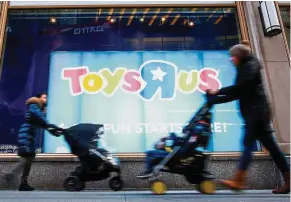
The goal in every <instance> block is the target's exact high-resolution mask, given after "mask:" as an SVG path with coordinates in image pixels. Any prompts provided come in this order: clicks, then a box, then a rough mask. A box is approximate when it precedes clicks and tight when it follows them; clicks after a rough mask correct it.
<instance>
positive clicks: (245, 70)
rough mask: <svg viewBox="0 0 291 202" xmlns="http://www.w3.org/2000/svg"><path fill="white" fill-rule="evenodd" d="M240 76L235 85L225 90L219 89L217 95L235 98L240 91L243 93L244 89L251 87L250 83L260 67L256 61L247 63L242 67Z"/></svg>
mask: <svg viewBox="0 0 291 202" xmlns="http://www.w3.org/2000/svg"><path fill="white" fill-rule="evenodd" d="M240 71H241V73H240V74H241V75H240V76H239V79H238V81H237V83H236V84H235V85H232V86H228V87H225V88H221V89H220V90H219V91H218V95H226V96H232V97H237V96H238V94H239V93H240V91H244V90H245V89H247V88H249V87H252V83H253V81H254V79H255V77H256V75H257V73H258V71H260V65H259V63H257V62H256V61H254V62H248V63H247V64H245V65H244V66H243V67H241V70H240Z"/></svg>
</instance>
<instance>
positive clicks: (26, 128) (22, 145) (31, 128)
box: [18, 97, 52, 157]
mask: <svg viewBox="0 0 291 202" xmlns="http://www.w3.org/2000/svg"><path fill="white" fill-rule="evenodd" d="M26 105H27V112H26V113H25V118H24V123H23V124H22V126H21V127H20V129H19V132H18V155H19V156H22V157H24V156H30V155H35V137H36V135H37V130H38V129H39V128H44V129H46V128H48V127H52V125H51V124H49V123H48V122H47V120H46V118H45V114H44V111H43V108H44V107H43V106H41V102H40V100H39V98H36V97H32V98H30V99H28V100H27V101H26Z"/></svg>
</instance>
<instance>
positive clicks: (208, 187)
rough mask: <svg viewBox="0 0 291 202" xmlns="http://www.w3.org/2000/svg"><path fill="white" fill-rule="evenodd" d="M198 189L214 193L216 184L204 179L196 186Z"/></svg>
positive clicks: (202, 191)
mask: <svg viewBox="0 0 291 202" xmlns="http://www.w3.org/2000/svg"><path fill="white" fill-rule="evenodd" d="M197 189H198V191H200V192H201V193H203V194H214V193H215V191H216V186H215V184H214V182H213V181H211V180H204V181H202V182H201V183H200V184H199V185H198V186H197Z"/></svg>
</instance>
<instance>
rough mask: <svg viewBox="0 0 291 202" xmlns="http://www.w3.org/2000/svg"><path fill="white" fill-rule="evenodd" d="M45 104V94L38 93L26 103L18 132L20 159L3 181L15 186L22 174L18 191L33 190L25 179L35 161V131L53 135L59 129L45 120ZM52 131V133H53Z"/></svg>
mask: <svg viewBox="0 0 291 202" xmlns="http://www.w3.org/2000/svg"><path fill="white" fill-rule="evenodd" d="M46 103H47V94H46V93H40V94H38V95H37V96H36V97H32V98H30V99H28V100H27V101H26V105H27V112H26V113H25V118H24V119H25V120H24V124H23V125H22V126H21V127H20V129H19V132H18V139H17V141H18V156H20V157H21V159H20V161H19V162H18V163H17V165H16V166H15V168H14V169H11V171H10V172H9V173H7V174H5V176H4V179H5V180H6V183H7V184H8V185H9V186H15V184H16V181H17V178H18V176H19V175H20V174H21V173H22V176H21V183H20V186H19V191H33V190H34V188H33V187H31V186H29V185H28V183H27V178H28V176H29V173H30V169H31V165H32V162H33V160H34V159H35V154H36V151H35V141H34V139H35V136H36V134H37V131H36V130H37V129H39V128H45V129H47V130H49V131H51V132H52V134H55V135H57V133H55V132H56V131H57V130H61V129H59V128H58V127H57V126H55V125H53V124H49V123H48V122H47V120H46V119H45V113H44V109H45V107H46ZM53 131H54V132H53Z"/></svg>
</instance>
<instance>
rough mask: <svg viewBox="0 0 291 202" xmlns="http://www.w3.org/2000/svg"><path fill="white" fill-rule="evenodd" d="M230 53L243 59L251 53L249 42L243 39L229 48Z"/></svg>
mask: <svg viewBox="0 0 291 202" xmlns="http://www.w3.org/2000/svg"><path fill="white" fill-rule="evenodd" d="M229 52H230V55H231V56H235V57H238V58H239V59H243V58H245V57H246V56H248V55H250V54H251V52H252V51H251V47H250V43H249V41H247V40H243V41H242V42H241V43H240V44H237V45H234V46H233V47H231V48H230V49H229Z"/></svg>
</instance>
